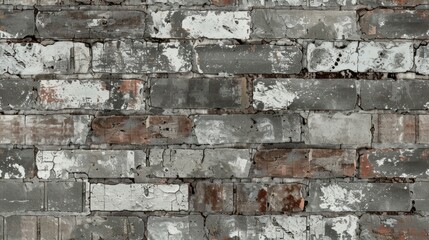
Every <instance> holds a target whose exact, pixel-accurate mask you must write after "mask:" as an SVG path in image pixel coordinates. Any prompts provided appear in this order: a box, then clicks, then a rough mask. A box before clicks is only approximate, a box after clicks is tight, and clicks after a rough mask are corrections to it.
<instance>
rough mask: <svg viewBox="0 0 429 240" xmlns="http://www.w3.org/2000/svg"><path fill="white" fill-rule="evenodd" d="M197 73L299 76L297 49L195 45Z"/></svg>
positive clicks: (269, 46)
mask: <svg viewBox="0 0 429 240" xmlns="http://www.w3.org/2000/svg"><path fill="white" fill-rule="evenodd" d="M195 53H196V64H197V71H198V72H200V73H214V74H218V73H222V72H225V73H236V74H247V73H289V74H292V73H299V72H300V71H301V68H302V64H301V59H302V52H301V49H300V48H299V46H297V45H292V46H274V45H223V46H220V45H199V46H196V47H195Z"/></svg>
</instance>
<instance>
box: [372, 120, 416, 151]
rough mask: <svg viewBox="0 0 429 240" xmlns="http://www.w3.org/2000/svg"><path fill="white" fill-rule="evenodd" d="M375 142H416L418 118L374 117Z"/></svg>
mask: <svg viewBox="0 0 429 240" xmlns="http://www.w3.org/2000/svg"><path fill="white" fill-rule="evenodd" d="M374 125H375V134H374V142H376V143H386V144H401V143H415V142H416V116H414V115H399V114H379V115H378V116H375V117H374Z"/></svg>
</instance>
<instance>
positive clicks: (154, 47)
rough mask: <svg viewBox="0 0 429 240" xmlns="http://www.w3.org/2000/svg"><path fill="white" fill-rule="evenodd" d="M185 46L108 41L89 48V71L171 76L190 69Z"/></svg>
mask: <svg viewBox="0 0 429 240" xmlns="http://www.w3.org/2000/svg"><path fill="white" fill-rule="evenodd" d="M191 48H192V47H191V45H190V44H189V43H184V42H182V43H181V42H169V43H152V42H141V41H131V40H124V41H109V42H105V43H95V44H94V45H93V46H92V69H93V71H94V72H104V73H151V72H154V73H174V72H189V71H190V70H191V62H192V56H191V55H192V49H191Z"/></svg>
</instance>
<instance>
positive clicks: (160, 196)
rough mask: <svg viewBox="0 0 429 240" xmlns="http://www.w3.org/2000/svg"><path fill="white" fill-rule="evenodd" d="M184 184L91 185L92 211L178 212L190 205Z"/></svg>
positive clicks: (186, 187) (187, 191)
mask: <svg viewBox="0 0 429 240" xmlns="http://www.w3.org/2000/svg"><path fill="white" fill-rule="evenodd" d="M188 196H189V189H188V185H187V184H143V183H142V184H138V183H135V184H116V185H105V184H91V197H90V199H91V210H92V211H122V210H127V211H157V210H164V211H180V210H185V211H186V210H188V208H189V199H188Z"/></svg>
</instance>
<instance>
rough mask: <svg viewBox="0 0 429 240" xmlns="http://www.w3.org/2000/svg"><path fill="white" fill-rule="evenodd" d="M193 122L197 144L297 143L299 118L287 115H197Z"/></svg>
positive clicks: (299, 131) (299, 128)
mask: <svg viewBox="0 0 429 240" xmlns="http://www.w3.org/2000/svg"><path fill="white" fill-rule="evenodd" d="M193 119H194V131H195V135H196V138H197V142H198V144H228V143H282V142H299V141H301V117H300V116H299V115H297V114H289V115H269V114H257V115H241V114H240V115H205V116H203V115H201V116H196V117H194V118H193Z"/></svg>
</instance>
